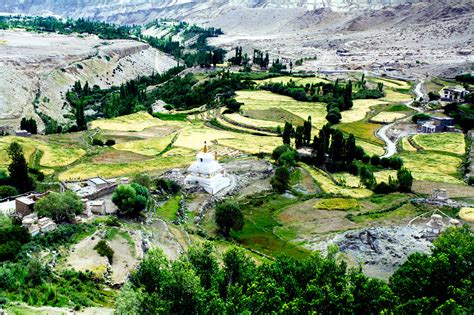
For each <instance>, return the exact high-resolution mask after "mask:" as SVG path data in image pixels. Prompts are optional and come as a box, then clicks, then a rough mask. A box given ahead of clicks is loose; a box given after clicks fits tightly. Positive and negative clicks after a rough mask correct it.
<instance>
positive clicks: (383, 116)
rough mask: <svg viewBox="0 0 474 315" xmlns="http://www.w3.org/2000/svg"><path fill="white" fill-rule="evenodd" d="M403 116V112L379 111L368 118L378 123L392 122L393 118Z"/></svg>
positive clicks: (396, 118)
mask: <svg viewBox="0 0 474 315" xmlns="http://www.w3.org/2000/svg"><path fill="white" fill-rule="evenodd" d="M403 117H405V114H402V113H395V112H381V113H378V114H377V115H375V116H374V117H372V118H371V119H370V120H371V121H373V122H378V123H392V122H394V121H395V120H398V119H401V118H403Z"/></svg>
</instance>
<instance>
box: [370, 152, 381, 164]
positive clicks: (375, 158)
mask: <svg viewBox="0 0 474 315" xmlns="http://www.w3.org/2000/svg"><path fill="white" fill-rule="evenodd" d="M370 164H372V165H373V166H378V165H379V164H380V157H379V156H378V155H372V157H371V158H370Z"/></svg>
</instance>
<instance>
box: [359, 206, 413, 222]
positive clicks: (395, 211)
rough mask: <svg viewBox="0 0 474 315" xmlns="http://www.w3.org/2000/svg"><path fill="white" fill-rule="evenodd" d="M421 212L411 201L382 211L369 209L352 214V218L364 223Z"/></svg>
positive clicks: (409, 215) (397, 218) (405, 216)
mask: <svg viewBox="0 0 474 315" xmlns="http://www.w3.org/2000/svg"><path fill="white" fill-rule="evenodd" d="M418 213H419V211H418V209H417V208H416V207H415V206H414V205H413V204H411V203H404V204H402V205H397V206H395V207H393V208H387V209H383V210H380V211H369V212H366V213H361V214H359V215H356V216H351V220H352V221H353V222H356V223H364V222H366V221H373V220H400V219H404V218H407V217H415V216H416V215H417V214H418Z"/></svg>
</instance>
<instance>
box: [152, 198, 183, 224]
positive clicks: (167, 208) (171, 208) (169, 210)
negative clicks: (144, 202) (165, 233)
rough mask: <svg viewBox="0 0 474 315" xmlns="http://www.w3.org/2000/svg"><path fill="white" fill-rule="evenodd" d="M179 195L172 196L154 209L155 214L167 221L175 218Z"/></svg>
mask: <svg viewBox="0 0 474 315" xmlns="http://www.w3.org/2000/svg"><path fill="white" fill-rule="evenodd" d="M180 200H181V197H180V196H173V197H171V198H170V199H168V200H167V201H166V202H165V203H164V204H163V205H162V206H161V207H159V208H158V209H156V214H157V215H159V216H160V217H162V218H163V219H165V220H167V221H173V220H174V219H176V213H177V212H178V210H179V201H180Z"/></svg>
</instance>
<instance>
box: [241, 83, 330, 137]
mask: <svg viewBox="0 0 474 315" xmlns="http://www.w3.org/2000/svg"><path fill="white" fill-rule="evenodd" d="M236 99H237V101H239V102H241V103H244V105H243V106H242V107H241V108H242V110H243V111H244V112H245V113H248V112H249V111H254V110H257V111H262V110H265V111H268V110H269V111H272V110H273V109H275V108H276V109H278V110H279V111H287V112H289V113H290V114H292V115H295V116H297V117H299V118H301V119H302V120H306V119H307V118H308V116H311V118H312V124H313V126H314V127H315V128H317V129H320V128H321V127H322V126H324V125H325V124H326V123H327V121H326V118H325V117H326V104H324V103H312V102H299V101H296V100H294V99H292V98H291V97H288V96H283V95H278V94H274V93H271V92H268V91H238V92H237V97H236ZM249 116H250V117H252V116H251V114H250V113H249ZM252 118H256V117H252ZM260 119H262V118H260ZM264 120H266V119H264ZM271 120H273V121H279V120H275V119H271ZM279 122H280V121H279Z"/></svg>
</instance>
